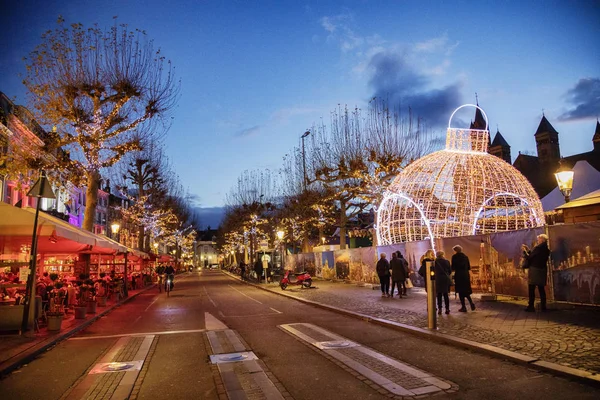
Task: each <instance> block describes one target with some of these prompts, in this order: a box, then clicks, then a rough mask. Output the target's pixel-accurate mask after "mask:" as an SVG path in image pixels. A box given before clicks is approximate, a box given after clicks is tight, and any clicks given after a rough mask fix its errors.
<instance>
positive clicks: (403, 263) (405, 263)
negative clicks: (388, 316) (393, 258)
mask: <svg viewBox="0 0 600 400" xmlns="http://www.w3.org/2000/svg"><path fill="white" fill-rule="evenodd" d="M396 254H398V258H399V259H400V261H401V262H402V265H403V266H404V275H405V276H406V279H404V280H403V281H402V282H401V283H402V295H404V296H407V295H408V292H407V291H406V281H408V279H409V278H410V270H409V269H408V261H406V259H405V258H404V256H403V255H402V253H401V252H400V250H398V251H396Z"/></svg>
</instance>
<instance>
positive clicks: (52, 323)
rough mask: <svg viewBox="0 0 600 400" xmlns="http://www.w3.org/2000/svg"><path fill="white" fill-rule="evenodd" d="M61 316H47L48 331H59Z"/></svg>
mask: <svg viewBox="0 0 600 400" xmlns="http://www.w3.org/2000/svg"><path fill="white" fill-rule="evenodd" d="M62 320H63V316H62V315H48V330H49V331H60V329H61V327H62Z"/></svg>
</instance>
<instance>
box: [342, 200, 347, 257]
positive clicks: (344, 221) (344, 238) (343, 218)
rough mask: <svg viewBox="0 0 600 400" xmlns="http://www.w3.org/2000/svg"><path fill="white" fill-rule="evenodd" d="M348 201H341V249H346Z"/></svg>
mask: <svg viewBox="0 0 600 400" xmlns="http://www.w3.org/2000/svg"><path fill="white" fill-rule="evenodd" d="M347 219H348V217H347V216H346V202H345V201H340V250H345V249H346V221H347Z"/></svg>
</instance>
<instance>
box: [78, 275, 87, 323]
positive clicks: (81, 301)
mask: <svg viewBox="0 0 600 400" xmlns="http://www.w3.org/2000/svg"><path fill="white" fill-rule="evenodd" d="M75 284H76V285H77V302H76V304H75V319H85V314H86V313H87V287H84V286H83V281H80V280H79V281H77V282H75Z"/></svg>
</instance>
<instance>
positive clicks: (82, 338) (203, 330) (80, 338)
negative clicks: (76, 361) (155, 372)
mask: <svg viewBox="0 0 600 400" xmlns="http://www.w3.org/2000/svg"><path fill="white" fill-rule="evenodd" d="M197 332H206V329H187V330H181V331H162V332H140V333H121V334H119V335H103V336H78V337H72V338H69V339H68V340H91V339H111V338H120V337H129V336H146V335H175V334H178V333H197Z"/></svg>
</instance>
